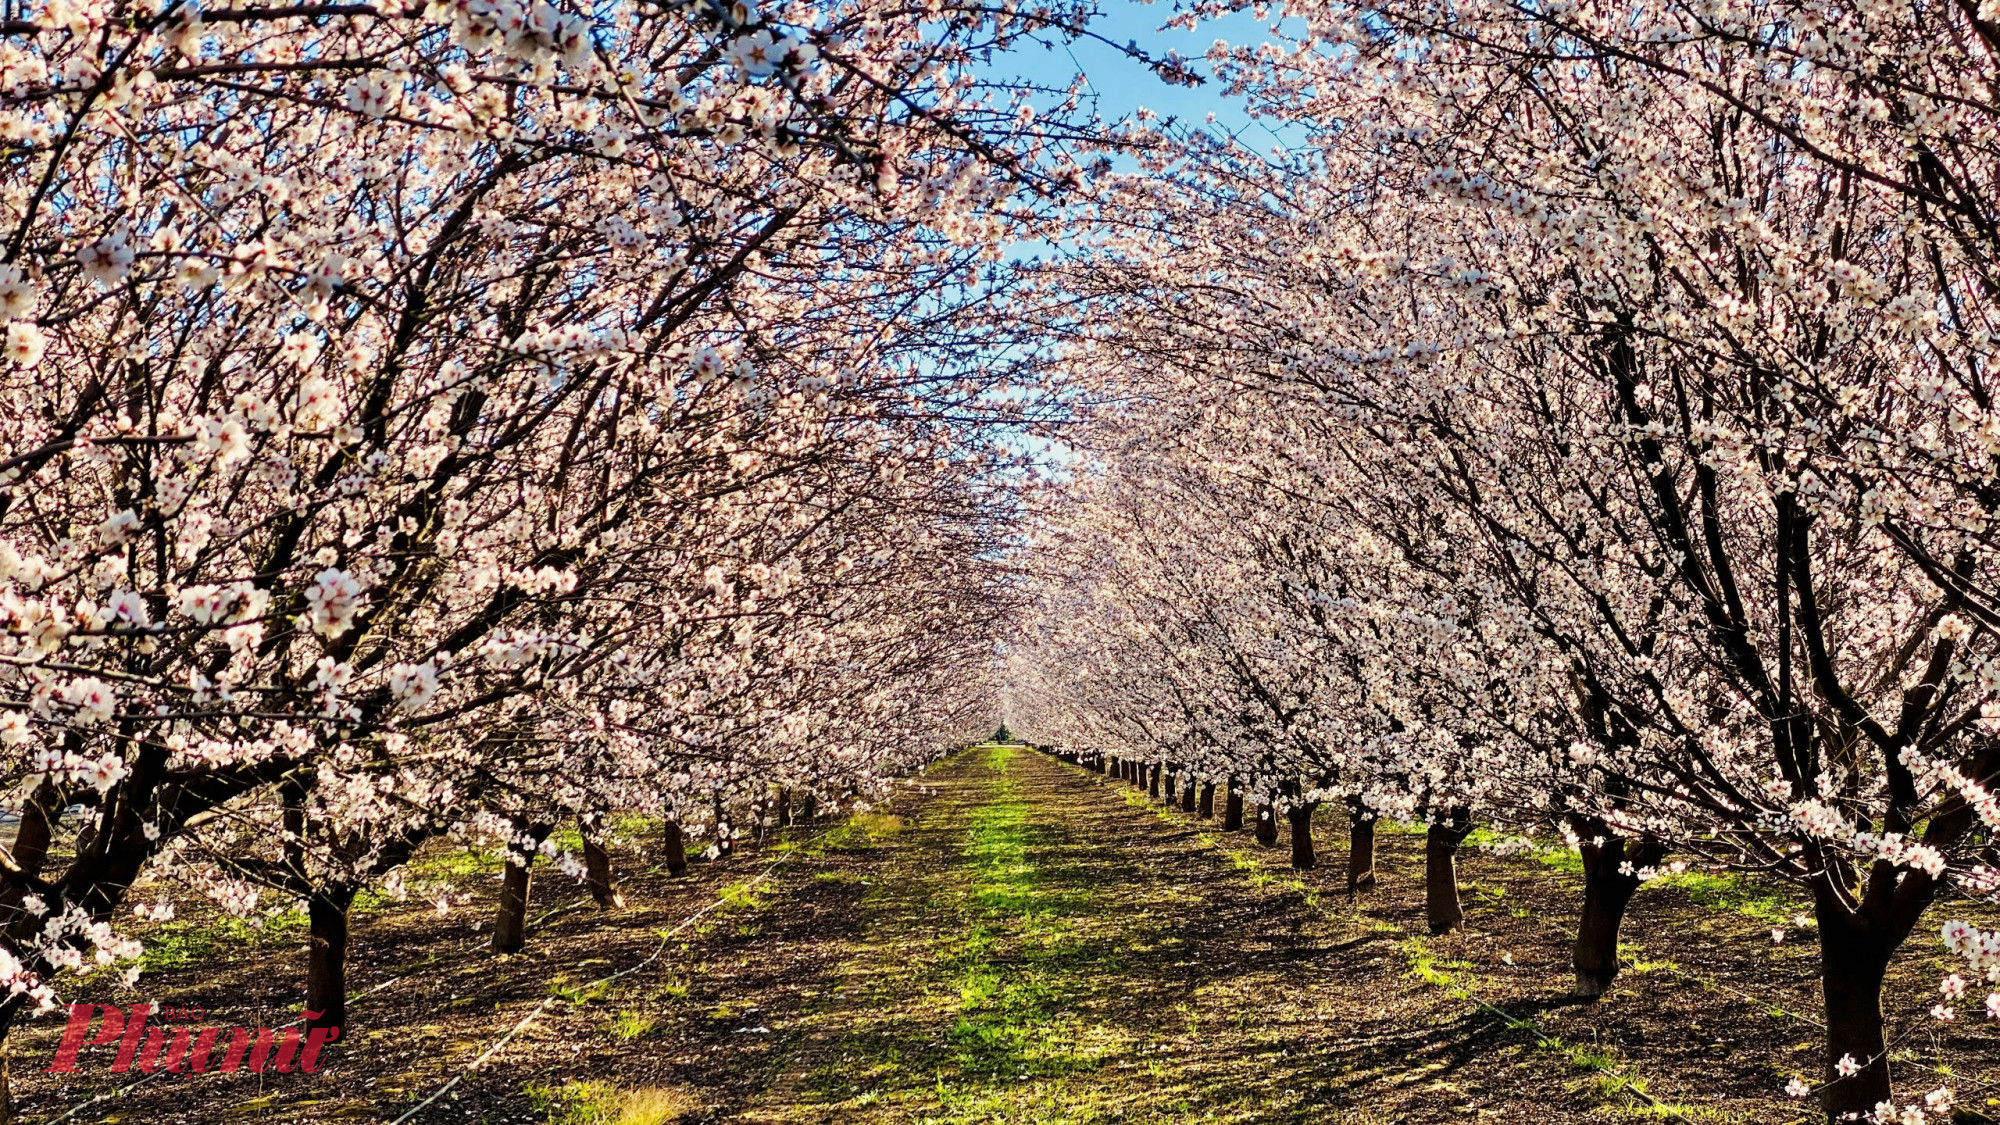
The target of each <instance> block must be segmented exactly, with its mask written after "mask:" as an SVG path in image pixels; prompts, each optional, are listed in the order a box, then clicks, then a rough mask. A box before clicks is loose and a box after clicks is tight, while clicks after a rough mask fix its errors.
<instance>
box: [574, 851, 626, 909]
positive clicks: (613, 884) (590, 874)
mask: <svg viewBox="0 0 2000 1125" xmlns="http://www.w3.org/2000/svg"><path fill="white" fill-rule="evenodd" d="M583 870H584V878H585V881H586V883H587V884H588V885H589V887H590V897H591V900H592V901H593V902H595V903H597V908H598V909H599V910H613V909H616V908H618V907H621V906H624V905H625V896H624V895H622V894H620V893H619V892H618V877H617V875H616V874H614V873H613V872H612V870H611V855H610V853H608V852H606V851H605V850H604V845H602V844H600V843H598V842H597V841H596V840H593V839H591V838H590V837H589V836H585V837H584V838H583Z"/></svg>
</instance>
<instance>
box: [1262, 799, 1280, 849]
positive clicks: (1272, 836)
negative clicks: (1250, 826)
mask: <svg viewBox="0 0 2000 1125" xmlns="http://www.w3.org/2000/svg"><path fill="white" fill-rule="evenodd" d="M1277 842H1278V815H1277V813H1276V812H1275V811H1274V810H1273V809H1272V808H1271V806H1269V805H1267V804H1265V803H1264V802H1262V801H1259V802H1257V843H1258V844H1259V845H1261V846H1263V847H1266V848H1268V847H1273V846H1275V845H1276V844H1277Z"/></svg>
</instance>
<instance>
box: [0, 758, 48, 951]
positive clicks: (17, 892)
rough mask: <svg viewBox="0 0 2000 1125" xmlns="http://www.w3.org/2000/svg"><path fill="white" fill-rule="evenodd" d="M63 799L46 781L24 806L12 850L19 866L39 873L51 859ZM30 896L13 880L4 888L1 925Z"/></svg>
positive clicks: (0, 897) (0, 898)
mask: <svg viewBox="0 0 2000 1125" xmlns="http://www.w3.org/2000/svg"><path fill="white" fill-rule="evenodd" d="M59 799H60V798H59V797H58V796H57V794H56V789H55V786H53V785H50V784H49V783H48V782H46V781H44V782H42V784H41V785H40V786H39V787H38V788H37V789H36V790H35V792H34V794H33V795H32V796H30V797H29V798H28V800H27V801H26V803H24V804H23V805H22V806H21V824H20V827H19V828H18V829H16V830H15V832H14V847H13V849H12V850H13V853H14V863H15V865H16V866H18V867H19V868H20V869H21V870H22V871H23V872H25V873H26V874H29V875H37V876H39V875H40V874H41V873H42V865H43V864H44V863H47V862H48V858H49V840H50V838H51V837H53V836H54V834H55V827H54V824H53V823H52V822H53V820H54V815H52V814H56V813H59V812H60V810H58V809H56V808H55V802H56V801H57V800H59ZM26 897H27V893H26V891H25V890H24V889H23V888H21V887H17V886H15V885H13V884H12V883H9V884H7V885H6V886H5V887H4V888H0V925H3V924H5V923H6V922H10V921H12V920H13V917H14V912H15V910H17V909H19V907H20V905H21V900H22V899H23V898H26Z"/></svg>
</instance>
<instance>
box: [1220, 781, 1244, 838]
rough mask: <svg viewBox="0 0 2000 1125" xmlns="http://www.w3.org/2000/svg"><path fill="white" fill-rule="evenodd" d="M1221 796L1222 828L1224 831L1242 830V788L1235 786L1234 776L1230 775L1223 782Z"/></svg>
mask: <svg viewBox="0 0 2000 1125" xmlns="http://www.w3.org/2000/svg"><path fill="white" fill-rule="evenodd" d="M1224 785H1225V787H1226V788H1225V792H1224V794H1223V798H1222V830H1223V831H1224V832H1241V831H1243V790H1241V789H1239V788H1237V785H1236V778H1235V777H1233V776H1232V777H1230V778H1229V780H1228V781H1227V782H1225V783H1224Z"/></svg>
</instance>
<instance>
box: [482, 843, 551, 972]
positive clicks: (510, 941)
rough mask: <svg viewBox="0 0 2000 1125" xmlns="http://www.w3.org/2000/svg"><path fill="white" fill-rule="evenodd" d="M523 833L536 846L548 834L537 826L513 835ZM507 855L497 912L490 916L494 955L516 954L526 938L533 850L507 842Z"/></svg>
mask: <svg viewBox="0 0 2000 1125" xmlns="http://www.w3.org/2000/svg"><path fill="white" fill-rule="evenodd" d="M523 832H525V834H526V835H527V836H528V837H529V838H530V839H532V840H533V841H534V843H536V844H540V843H541V842H542V840H543V839H544V838H546V837H547V836H548V834H549V830H548V828H546V827H543V826H541V825H533V826H529V827H527V828H525V829H516V833H517V835H518V834H521V833H523ZM507 855H508V858H507V870H506V872H505V874H504V875H502V877H501V882H500V909H499V911H498V912H497V913H496V914H495V915H494V917H493V951H494V952H495V953H519V952H520V951H521V947H522V946H523V945H525V944H527V939H528V875H529V866H528V865H529V864H531V863H533V862H534V861H535V851H534V850H533V849H532V848H530V849H525V850H524V849H522V848H521V847H520V845H519V844H518V843H516V842H515V841H513V840H509V841H508V842H507Z"/></svg>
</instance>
